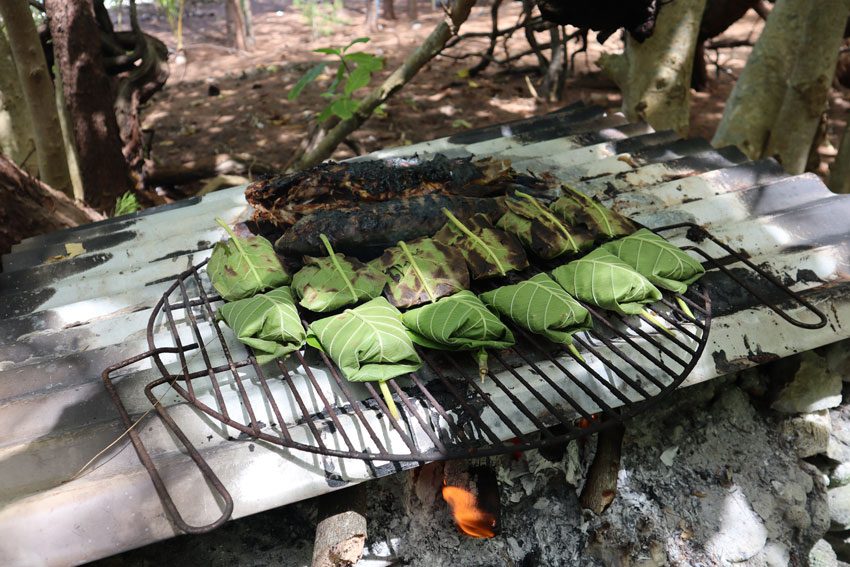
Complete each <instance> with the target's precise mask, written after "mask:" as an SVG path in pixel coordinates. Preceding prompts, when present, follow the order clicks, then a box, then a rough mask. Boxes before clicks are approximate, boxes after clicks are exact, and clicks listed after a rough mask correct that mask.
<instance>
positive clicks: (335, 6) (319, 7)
mask: <svg viewBox="0 0 850 567" xmlns="http://www.w3.org/2000/svg"><path fill="white" fill-rule="evenodd" d="M292 7H293V8H295V9H296V10H298V11H300V12H301V15H302V16H303V17H304V19H305V20H306V21H307V25H308V26H310V30H311V32H312V35H313V38H316V37H319V36H326V35H331V34H332V33H333V31H334V27H336V26H337V25H340V24H347V23H349V22H348V20H346V19H345V18H342V17H340V13H341V12H342V9H343V2H342V0H333V1H332V2H329V1H326V0H294V1H293V2H292Z"/></svg>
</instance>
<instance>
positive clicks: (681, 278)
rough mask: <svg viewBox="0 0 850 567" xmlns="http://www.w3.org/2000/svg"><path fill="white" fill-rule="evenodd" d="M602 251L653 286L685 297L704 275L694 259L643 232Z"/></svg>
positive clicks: (642, 230) (669, 244)
mask: <svg viewBox="0 0 850 567" xmlns="http://www.w3.org/2000/svg"><path fill="white" fill-rule="evenodd" d="M603 248H604V249H605V250H607V251H609V252H610V253H611V254H613V255H614V256H617V257H618V258H619V259H620V260H622V261H623V262H625V263H626V264H628V265H629V266H631V267H632V268H634V269H635V271H637V272H638V273H640V274H642V275H644V276H646V278H647V279H648V280H649V281H651V282H652V283H653V284H655V285H657V286H658V287H662V288H664V289H669V290H670V291H673V292H675V293H685V292H686V291H687V290H688V286H689V285H691V284H692V283H694V282H695V281H697V280H698V279H699V278H700V277H701V276H702V275H703V274H704V273H705V268H703V267H702V264H701V263H700V262H699V261H698V260H697V259H696V258H694V257H692V256H690V255H689V254H688V253H687V252H685V251H683V250H680V249H679V248H678V247H677V246H676V245H674V244H671V243H669V242H667V240H665V239H664V238H663V237H661V236H658V235H657V234H655V233H654V232H652V231H651V230H648V229H645V228H642V229H640V230H639V231H637V232H635V233H634V234H632V235H629V236H627V237H625V238H621V239H619V240H615V241H613V242H609V243H608V244H606V245H605V246H603Z"/></svg>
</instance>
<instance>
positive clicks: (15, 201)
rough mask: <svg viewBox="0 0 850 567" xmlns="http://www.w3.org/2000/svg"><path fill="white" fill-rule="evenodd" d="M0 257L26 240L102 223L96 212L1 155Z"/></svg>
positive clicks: (101, 217)
mask: <svg viewBox="0 0 850 567" xmlns="http://www.w3.org/2000/svg"><path fill="white" fill-rule="evenodd" d="M0 202H2V203H3V206H2V207H0V254H6V253H8V252H9V250H11V248H12V245H13V244H16V243H18V242H20V241H21V240H23V239H24V238H29V237H30V236H36V235H37V234H43V233H45V232H51V231H54V230H59V229H62V228H69V227H72V226H77V225H80V224H86V223H90V222H94V221H98V220H102V219H103V216H101V215H100V214H99V213H98V212H97V211H95V210H93V209H90V208H88V207H86V206H83V205H80V204H78V203H75V202H74V200H73V199H71V198H69V197H68V196H66V195H65V194H63V193H60V192H59V191H56V190H55V189H51V188H50V187H48V186H47V185H45V184H44V183H41V182H40V181H38V180H37V179H36V178H34V177H31V176H30V175H28V174H27V173H26V172H25V171H23V170H21V169H20V168H18V167H17V166H16V165H15V164H14V163H12V162H11V161H10V160H8V159H7V158H5V157H3V156H0Z"/></svg>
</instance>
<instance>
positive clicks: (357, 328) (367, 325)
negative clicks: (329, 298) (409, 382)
mask: <svg viewBox="0 0 850 567" xmlns="http://www.w3.org/2000/svg"><path fill="white" fill-rule="evenodd" d="M308 341H309V342H310V344H312V345H314V346H318V347H319V348H321V349H322V350H324V351H325V352H326V353H327V354H328V356H329V357H330V358H331V360H333V361H334V362H335V363H336V365H337V366H338V367H339V369H340V370H341V371H342V374H343V376H345V378H346V379H347V380H349V381H351V382H375V381H377V382H383V381H386V380H389V379H390V378H394V377H396V376H401V375H402V374H407V373H409V372H415V371H416V370H418V369H419V367H420V366H422V361H421V360H420V359H419V355H418V354H417V353H416V350H415V349H414V348H413V342H412V341H411V340H410V336H409V335H408V334H407V331H406V330H405V328H404V325H402V323H401V313H399V311H398V309H396V308H395V307H393V306H392V305H390V304H389V303H388V302H387V300H386V299H384V298H383V297H376V298H375V299H373V300H371V301H369V302H367V303H364V304H363V305H360V306H359V307H355V308H354V309H346V310H345V311H343V312H342V313H340V314H339V315H334V316H332V317H326V318H324V319H319V320H318V321H315V322H314V323H312V324H311V325H310V333H309V337H308Z"/></svg>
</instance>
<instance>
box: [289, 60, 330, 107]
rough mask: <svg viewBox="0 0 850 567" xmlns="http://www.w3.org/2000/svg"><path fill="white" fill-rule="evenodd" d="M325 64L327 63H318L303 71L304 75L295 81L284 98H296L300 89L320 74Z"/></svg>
mask: <svg viewBox="0 0 850 567" xmlns="http://www.w3.org/2000/svg"><path fill="white" fill-rule="evenodd" d="M326 66H327V63H319V64H318V65H315V66H314V67H311V68H310V70H309V71H307V72H306V73H304V76H302V77H301V78H300V79H298V82H297V83H295V86H294V87H292V90H291V91H289V94H288V95H287V97H286V98H287V99H289V100H295V99H296V98H298V95H300V94H301V91H303V90H304V87H306V86H307V85H309V84H310V83H312V82H313V81H315V80H316V78H317V77H318V76H319V75H321V74H322V71H324V70H325V67H326Z"/></svg>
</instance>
